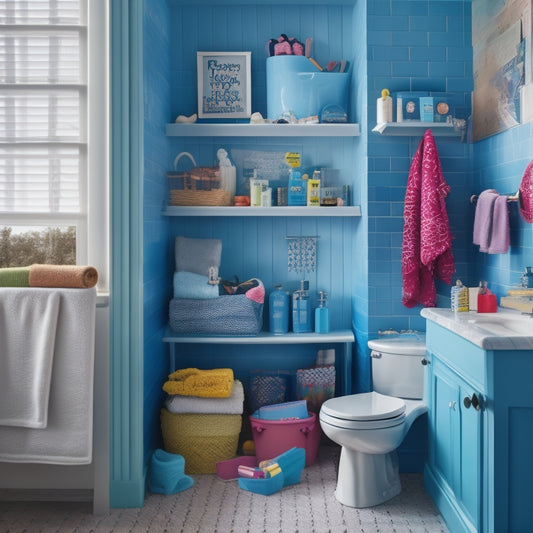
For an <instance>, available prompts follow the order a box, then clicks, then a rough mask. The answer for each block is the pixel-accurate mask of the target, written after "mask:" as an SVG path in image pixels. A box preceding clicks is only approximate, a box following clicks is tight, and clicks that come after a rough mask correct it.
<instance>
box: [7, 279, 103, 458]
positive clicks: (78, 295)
mask: <svg viewBox="0 0 533 533" xmlns="http://www.w3.org/2000/svg"><path fill="white" fill-rule="evenodd" d="M9 290H14V289H8V288H0V300H1V299H3V296H4V294H6V293H5V292H4V291H9ZM18 290H20V289H18ZM25 290H28V291H34V292H35V293H36V294H38V293H41V292H42V293H45V292H48V293H57V294H59V297H60V301H59V315H58V319H57V330H56V342H55V347H54V363H53V367H52V380H51V384H50V398H49V405H48V425H47V427H46V428H45V429H34V428H21V427H7V426H0V461H4V462H10V463H47V464H63V465H74V464H76V465H83V464H89V463H90V462H91V460H92V439H93V434H92V433H93V377H94V326H95V311H96V289H95V288H92V289H44V288H43V289H40V288H39V289H37V288H28V289H25Z"/></svg>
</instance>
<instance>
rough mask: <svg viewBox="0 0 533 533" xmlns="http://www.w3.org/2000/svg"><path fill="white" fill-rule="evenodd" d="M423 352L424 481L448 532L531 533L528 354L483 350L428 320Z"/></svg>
mask: <svg viewBox="0 0 533 533" xmlns="http://www.w3.org/2000/svg"><path fill="white" fill-rule="evenodd" d="M532 328H533V322H532ZM426 346H427V360H428V365H427V369H428V374H427V382H426V401H427V402H428V414H429V454H428V459H427V462H426V465H425V469H424V481H425V484H426V488H427V490H428V492H429V493H430V495H431V497H432V498H433V500H434V501H435V503H436V505H437V507H438V508H439V510H440V512H441V514H442V516H443V517H444V519H445V521H446V524H447V526H448V528H449V530H450V532H451V533H467V532H468V533H472V532H479V533H531V532H532V531H533V525H532V524H533V521H532V519H531V506H532V504H533V454H532V453H531V449H532V444H533V386H532V384H533V350H523V349H519V350H513V349H507V348H508V346H507V348H505V349H503V348H502V349H483V348H481V347H480V346H478V345H476V344H474V343H473V342H470V341H469V340H466V339H465V338H464V337H462V336H460V335H458V334H456V333H454V332H453V331H450V330H449V329H447V328H446V327H443V326H441V325H438V324H437V323H435V322H432V321H431V320H427V329H426ZM502 346H503V345H502Z"/></svg>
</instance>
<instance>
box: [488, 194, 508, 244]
mask: <svg viewBox="0 0 533 533" xmlns="http://www.w3.org/2000/svg"><path fill="white" fill-rule="evenodd" d="M510 240H511V239H510V236H509V211H508V210H507V196H498V198H496V200H495V201H494V209H493V212H492V231H491V238H490V245H489V254H506V253H507V252H508V251H509V244H510Z"/></svg>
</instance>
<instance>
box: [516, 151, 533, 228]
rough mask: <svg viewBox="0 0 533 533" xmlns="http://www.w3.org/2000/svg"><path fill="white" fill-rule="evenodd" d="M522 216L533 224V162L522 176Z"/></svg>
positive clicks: (520, 189) (520, 190)
mask: <svg viewBox="0 0 533 533" xmlns="http://www.w3.org/2000/svg"><path fill="white" fill-rule="evenodd" d="M518 191H519V193H520V214H521V215H522V218H523V219H524V220H525V221H526V222H529V223H530V224H531V223H533V161H531V163H529V165H528V166H527V167H526V170H525V171H524V175H523V176H522V181H521V183H520V188H519V189H518Z"/></svg>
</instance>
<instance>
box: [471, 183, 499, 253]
mask: <svg viewBox="0 0 533 533" xmlns="http://www.w3.org/2000/svg"><path fill="white" fill-rule="evenodd" d="M498 196H499V194H498V191H496V190H495V189H487V190H486V191H483V192H482V193H481V194H480V195H479V198H478V199H477V203H476V213H475V215H474V237H473V242H474V244H479V247H480V248H479V250H480V252H487V251H488V249H489V246H490V241H491V234H492V218H493V211H494V203H495V202H496V198H498Z"/></svg>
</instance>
